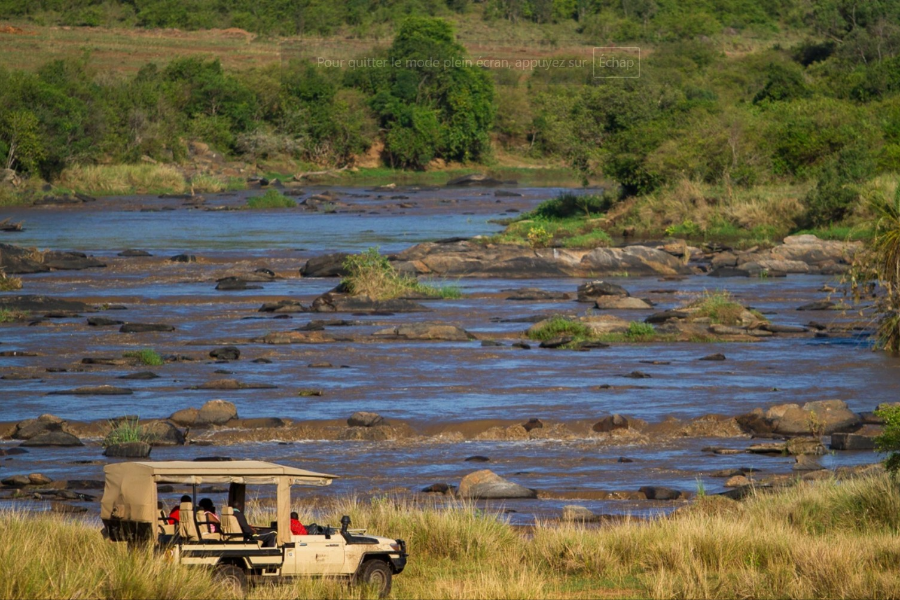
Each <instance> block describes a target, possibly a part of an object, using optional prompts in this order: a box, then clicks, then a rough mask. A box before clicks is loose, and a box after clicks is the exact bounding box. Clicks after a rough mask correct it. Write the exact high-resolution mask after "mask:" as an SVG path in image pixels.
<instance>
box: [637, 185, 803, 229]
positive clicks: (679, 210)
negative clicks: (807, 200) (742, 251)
mask: <svg viewBox="0 0 900 600" xmlns="http://www.w3.org/2000/svg"><path fill="white" fill-rule="evenodd" d="M807 188H808V186H804V185H780V186H779V185H770V186H754V187H752V188H749V189H747V188H737V187H730V186H729V187H726V186H722V185H712V184H707V183H703V182H700V181H694V180H690V179H682V180H679V181H677V182H675V183H674V184H673V185H671V186H669V187H667V188H665V189H663V190H660V191H658V192H654V193H653V194H649V195H647V196H642V197H640V198H637V199H636V200H635V201H634V202H633V204H632V205H631V207H630V208H629V210H628V212H627V214H626V215H624V222H625V223H626V224H633V225H635V226H636V227H638V228H639V229H641V230H642V231H649V232H657V233H658V232H661V231H665V230H666V228H667V227H670V226H672V225H675V226H677V225H679V224H681V223H683V222H684V221H685V220H690V221H691V222H693V223H694V224H696V226H697V227H698V228H699V229H700V230H702V231H709V230H713V229H717V228H718V229H727V228H729V227H731V228H734V229H735V230H738V229H742V230H752V229H754V228H761V229H763V228H764V229H766V230H769V231H771V232H772V233H775V234H776V235H785V234H787V233H788V232H789V231H790V230H791V229H793V228H794V227H795V226H796V224H797V222H798V220H799V219H800V217H801V216H802V214H803V211H804V207H803V204H802V202H801V200H800V199H801V198H802V197H803V196H804V194H805V193H806V191H807Z"/></svg>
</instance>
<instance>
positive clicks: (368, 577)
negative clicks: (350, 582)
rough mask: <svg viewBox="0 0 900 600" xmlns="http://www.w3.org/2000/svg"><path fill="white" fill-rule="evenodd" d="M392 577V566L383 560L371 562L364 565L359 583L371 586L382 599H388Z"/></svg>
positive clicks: (359, 576)
mask: <svg viewBox="0 0 900 600" xmlns="http://www.w3.org/2000/svg"><path fill="white" fill-rule="evenodd" d="M392 577H393V573H392V572H391V567H390V565H388V564H387V563H386V562H384V561H383V560H370V561H367V562H365V563H363V566H362V568H361V569H360V571H359V575H357V582H359V583H361V584H362V585H367V586H371V587H372V588H373V589H374V590H375V591H377V592H378V596H379V597H380V598H386V597H387V596H388V595H389V594H390V593H391V583H392Z"/></svg>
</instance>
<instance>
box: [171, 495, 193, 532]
mask: <svg viewBox="0 0 900 600" xmlns="http://www.w3.org/2000/svg"><path fill="white" fill-rule="evenodd" d="M190 501H191V497H190V496H188V495H187V494H185V495H184V496H182V497H181V500H179V501H178V502H179V504H176V505H175V508H173V509H172V512H170V513H169V525H178V516H179V514H180V513H181V504H180V503H181V502H190Z"/></svg>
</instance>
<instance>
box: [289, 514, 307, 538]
mask: <svg viewBox="0 0 900 600" xmlns="http://www.w3.org/2000/svg"><path fill="white" fill-rule="evenodd" d="M291 533H292V534H294V535H306V527H304V526H303V523H301V522H300V517H299V516H298V515H297V513H295V512H292V513H291Z"/></svg>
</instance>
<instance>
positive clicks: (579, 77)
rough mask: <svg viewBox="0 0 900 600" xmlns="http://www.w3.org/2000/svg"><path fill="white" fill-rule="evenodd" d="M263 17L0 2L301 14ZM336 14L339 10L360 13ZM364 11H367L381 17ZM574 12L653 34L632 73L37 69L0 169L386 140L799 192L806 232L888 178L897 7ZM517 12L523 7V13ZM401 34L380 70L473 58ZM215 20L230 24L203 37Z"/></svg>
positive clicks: (222, 0) (277, 151)
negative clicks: (740, 30)
mask: <svg viewBox="0 0 900 600" xmlns="http://www.w3.org/2000/svg"><path fill="white" fill-rule="evenodd" d="M309 1H312V0H309ZM410 2H411V3H407V4H402V3H390V2H386V3H378V6H379V7H380V9H384V10H385V11H388V12H390V11H393V10H399V11H401V12H412V13H416V12H420V13H421V12H424V13H429V14H430V13H435V14H440V13H442V12H444V11H450V10H465V9H466V6H465V4H464V3H455V2H451V3H450V4H443V3H440V4H434V5H431V4H428V5H426V4H422V3H415V2H413V0H410ZM492 2H497V3H495V4H492ZM256 4H258V5H259V6H254V5H251V4H250V3H249V2H248V3H246V5H244V4H243V3H242V0H217V1H215V2H214V1H213V0H196V1H195V2H193V3H182V2H162V1H161V0H134V1H133V2H113V1H111V0H109V1H107V2H103V3H97V2H93V1H92V0H81V1H80V2H78V1H75V2H61V1H57V0H40V1H36V2H28V3H27V4H26V3H23V2H18V1H14V0H0V8H2V9H3V10H4V11H5V12H6V13H9V12H10V11H13V12H15V11H18V12H17V14H26V13H27V14H30V15H32V17H33V18H38V17H39V16H40V15H49V14H54V15H57V17H56V18H58V19H63V16H64V15H65V14H69V13H70V12H72V11H76V12H77V11H79V10H88V9H93V8H96V9H98V10H100V9H102V10H103V11H112V10H113V9H114V8H116V7H118V8H116V10H118V9H122V10H125V7H131V8H130V9H129V10H130V11H131V12H128V11H125V12H128V14H130V15H132V16H131V17H128V18H130V19H131V18H133V19H137V20H138V22H140V23H145V21H141V20H140V19H143V18H145V17H141V15H145V16H146V15H148V14H150V12H148V11H150V10H151V8H153V7H156V8H153V10H157V9H159V10H162V8H160V7H169V8H172V9H173V10H174V9H175V7H178V6H187V7H188V8H189V12H192V13H196V14H205V13H204V11H207V9H208V11H212V12H210V14H215V15H218V16H219V17H221V18H223V19H224V18H226V17H227V18H228V19H234V18H236V15H238V13H240V12H241V11H240V10H238V8H239V7H240V6H246V9H247V10H248V11H250V12H251V13H252V14H254V15H256V16H257V17H258V18H263V17H266V18H269V17H271V18H272V19H274V21H277V22H279V23H282V24H285V23H287V21H285V20H284V19H282V17H283V16H284V15H287V14H288V13H289V12H290V11H294V13H291V14H295V13H296V11H297V10H298V7H300V8H302V6H305V5H302V3H298V2H277V1H273V2H261V3H256ZM332 4H334V7H331V8H334V10H339V11H348V10H350V8H351V7H353V6H356V4H354V3H353V2H348V3H332ZM363 4H364V5H365V7H366V11H364V12H366V14H367V17H366V18H372V14H374V13H373V10H374V9H373V8H372V7H373V6H374V5H370V4H369V3H368V2H367V1H366V2H364V3H363ZM551 4H552V5H553V6H557V5H561V4H560V3H559V0H553V2H551ZM582 4H583V3H582V2H581V0H573V4H572V6H574V9H573V10H574V12H572V13H571V15H570V14H569V12H566V11H564V12H565V14H566V15H569V16H567V17H566V18H573V19H574V18H577V19H579V22H583V23H584V26H585V27H587V26H588V25H589V21H590V19H589V17H590V16H591V15H595V16H596V15H599V17H598V19H599V21H597V22H598V23H602V24H603V27H605V28H607V29H609V28H610V27H611V26H612V25H615V24H616V23H619V24H621V23H625V22H629V23H630V22H632V21H633V23H632V25H634V26H632V25H629V26H628V27H631V30H633V31H634V32H635V33H634V35H635V36H637V37H640V36H645V35H646V36H651V37H652V36H656V39H657V40H658V41H657V42H655V43H654V44H652V45H650V46H649V47H647V50H648V51H647V52H645V56H644V60H643V62H642V69H641V77H640V78H639V79H608V80H607V79H593V78H592V71H591V69H557V70H536V71H533V72H528V73H523V72H522V71H516V70H512V69H510V70H504V69H494V70H486V69H480V68H477V67H473V66H466V65H458V66H454V67H452V68H449V69H447V68H443V67H436V66H433V65H428V64H424V65H423V64H420V65H418V66H415V67H406V68H400V69H398V68H393V67H383V68H382V67H373V68H366V69H348V70H341V69H334V68H318V67H317V66H315V65H313V64H309V63H304V62H295V63H289V64H284V65H276V66H270V67H265V68H258V69H252V70H248V71H241V72H226V71H224V70H223V69H222V67H221V65H220V64H219V63H218V62H217V61H213V60H205V61H204V60H199V59H176V60H174V61H172V62H171V63H169V64H167V65H164V66H155V65H147V66H145V67H144V68H143V69H141V71H140V72H139V73H137V74H136V75H133V76H123V77H116V76H113V75H111V74H97V73H93V72H92V71H91V69H90V60H89V57H87V56H86V57H83V58H82V59H79V60H69V61H57V62H53V63H50V64H47V65H45V66H44V67H43V68H42V69H40V70H39V71H38V72H36V73H25V72H19V71H0V156H2V157H4V158H5V159H6V162H7V163H8V165H9V166H12V167H14V168H16V169H18V170H20V171H25V172H33V173H39V174H41V175H42V176H43V177H45V178H52V177H54V176H55V175H56V174H57V173H59V171H60V170H61V169H63V168H64V167H65V166H66V165H69V164H73V163H86V162H87V163H90V162H93V161H99V160H101V159H103V160H112V161H114V162H116V161H118V162H133V161H136V160H139V159H140V157H141V156H144V155H147V156H150V157H152V158H156V159H159V160H173V159H174V160H178V159H180V158H182V157H183V156H184V153H185V141H186V140H190V139H199V140H203V141H206V142H208V143H210V144H212V145H213V146H215V147H216V148H217V149H218V150H220V151H222V152H224V153H226V154H228V155H232V156H238V157H243V158H245V159H249V160H253V159H259V158H266V157H269V156H276V155H278V156H290V157H293V158H294V159H299V160H304V161H309V162H315V163H318V164H333V165H343V164H347V163H348V162H351V161H352V159H353V157H354V156H356V155H359V154H361V153H363V152H365V151H366V150H367V149H368V148H370V147H371V146H372V144H373V143H375V142H377V141H380V142H383V143H384V146H385V148H384V153H383V158H384V160H385V162H386V163H388V164H391V165H394V166H398V167H409V168H422V167H424V166H426V165H427V164H428V163H429V162H430V161H431V160H433V159H435V158H443V159H445V160H455V161H484V160H488V159H489V155H490V151H491V147H492V146H493V147H495V148H502V149H503V150H504V151H506V152H511V153H513V154H519V155H522V156H530V157H532V158H535V159H541V160H546V159H553V160H564V161H566V162H567V163H569V164H571V165H573V166H575V167H577V168H578V169H580V170H581V171H582V172H584V173H585V174H587V175H602V176H604V177H607V178H611V179H614V180H616V181H618V182H619V183H620V184H621V186H622V189H623V191H624V192H625V193H628V194H643V193H648V192H652V191H654V190H656V189H659V188H661V187H664V186H667V185H670V184H672V183H673V182H676V181H679V180H682V179H691V180H695V181H702V182H706V183H712V184H725V185H726V186H743V187H749V186H754V185H759V184H769V183H779V182H810V184H812V188H813V189H812V191H811V192H810V193H809V194H808V195H807V197H806V198H805V202H806V203H807V204H808V205H809V207H810V210H809V212H808V220H809V225H820V224H824V223H830V222H835V221H840V220H841V219H842V218H843V216H844V215H845V214H846V213H847V211H848V209H849V207H850V205H851V204H852V202H853V200H854V198H855V197H856V196H855V194H856V190H855V187H854V186H856V185H858V184H860V183H861V182H864V181H867V180H869V179H871V178H872V177H873V176H875V175H877V174H879V173H883V172H900V0H888V1H882V2H877V1H876V2H866V3H861V4H858V5H857V4H853V3H851V2H849V1H847V0H831V1H826V2H820V3H816V4H815V6H807V5H800V4H798V3H796V2H763V3H751V2H742V1H739V0H735V1H734V2H730V3H729V2H715V3H713V2H696V1H695V2H693V3H686V4H683V3H682V4H678V5H675V4H669V3H666V2H654V1H653V0H633V1H624V2H617V3H615V4H612V3H610V4H604V3H603V2H588V3H586V4H584V5H582ZM501 5H502V6H501ZM539 5H540V2H539V0H529V1H528V2H513V1H512V0H502V2H501V1H500V0H488V1H487V2H486V3H484V4H483V5H481V6H479V10H482V11H483V12H484V14H485V15H486V16H489V14H491V12H490V11H491V10H493V8H496V7H501V8H502V7H506V8H507V9H509V10H507V12H505V13H503V15H502V16H503V18H510V19H512V18H519V19H524V18H526V17H527V18H529V19H543V18H544V17H536V16H535V14H536V13H534V12H533V9H534V7H536V6H539ZM566 6H568V5H566ZM98 7H99V8H98ZM204 7H206V8H204ZM492 7H493V8H492ZM510 7H512V8H515V9H516V11H524V10H525V9H524V8H523V7H532V8H531V9H529V10H531V11H532V12H528V11H525V12H522V13H521V14H519V15H518V16H515V15H513V14H512V13H511V12H509V11H510V10H512V8H510ZM370 9H372V10H370ZM582 9H583V10H582ZM179 10H180V9H179ZM253 11H255V12H253ZM279 11H282V12H279ZM285 11H287V12H285ZM567 11H568V9H567ZM679 11H680V12H679ZM163 12H165V11H163ZM376 12H377V11H376ZM72 14H74V12H72ZM121 14H123V15H124V14H125V13H124V12H123V13H121ZM159 14H163V13H159ZM179 14H180V13H179ZM342 14H343V13H342ZM385 14H387V13H385ZM516 14H518V13H516ZM672 14H679V15H681V17H680V18H679V19H677V20H678V21H679V22H680V23H681V24H682V26H685V27H686V26H687V25H686V24H688V23H693V22H698V23H700V22H702V23H705V24H707V25H708V28H707V29H703V30H700V29H693V28H691V29H690V32H687V30H685V33H684V35H683V36H674V37H667V36H665V35H663V34H662V33H661V31H662V30H661V29H660V27H662V25H661V24H662V23H665V22H667V21H666V18H668V17H666V15H672ZM267 15H268V16H267ZM272 15H275V16H272ZM279 15H280V16H279ZM391 15H393V13H391ZM123 18H124V17H123ZM285 18H286V17H285ZM346 18H348V17H346V15H345V16H342V17H340V19H338V20H337V21H336V22H343V21H341V19H344V20H346ZM385 18H394V17H393V16H387V17H385ZM792 19H793V20H795V21H796V22H797V23H798V25H797V27H798V28H799V29H800V30H802V31H805V32H806V35H805V36H796V35H793V36H788V37H784V38H783V39H791V40H802V39H804V38H805V41H792V42H791V43H789V44H788V43H784V44H782V45H779V44H771V45H769V46H768V47H760V48H759V49H758V50H756V51H752V52H751V51H747V50H746V49H745V50H742V51H740V52H735V53H734V54H733V55H726V54H725V53H724V52H723V47H726V43H725V41H726V40H727V39H728V36H730V35H732V33H730V32H728V31H727V30H725V29H724V28H725V27H732V26H736V25H740V26H742V27H756V26H760V27H761V26H765V27H769V26H771V27H773V28H774V27H785V26H787V25H789V24H790V23H791V22H792V21H791V20H792ZM274 21H273V22H274ZM292 22H294V23H295V24H296V20H295V21H292ZM146 23H147V24H149V22H146ZM403 23H405V25H404V26H403V27H398V32H397V35H395V37H394V41H393V44H392V45H391V46H390V48H388V49H386V50H384V51H381V52H380V53H378V54H377V56H376V58H382V59H385V60H386V61H388V62H391V61H401V62H403V61H405V59H416V60H418V59H423V58H430V57H434V58H439V59H441V61H444V60H447V59H451V60H453V61H455V60H456V59H460V58H463V57H465V50H464V48H463V47H462V46H461V45H460V44H459V43H458V42H457V41H456V39H455V36H454V33H453V30H452V28H451V27H450V26H449V25H448V24H447V22H445V21H444V20H439V19H430V18H421V17H413V18H408V19H405V20H404V21H403ZM210 24H213V25H227V24H235V23H234V22H233V21H227V22H226V21H221V22H220V21H215V22H210V23H204V24H203V25H204V26H205V25H210ZM786 24H787V25H786ZM638 26H639V27H638ZM636 27H637V28H636ZM654 28H655V29H654ZM638 29H640V32H639V31H638ZM270 31H274V30H270ZM704 32H705V33H704ZM706 33H709V34H712V35H714V37H712V38H708V37H706V35H705V34H706ZM426 62H427V61H426ZM392 64H395V63H392ZM492 142H493V143H492Z"/></svg>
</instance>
